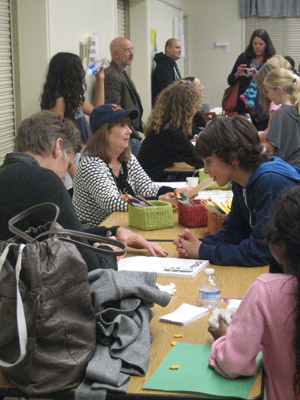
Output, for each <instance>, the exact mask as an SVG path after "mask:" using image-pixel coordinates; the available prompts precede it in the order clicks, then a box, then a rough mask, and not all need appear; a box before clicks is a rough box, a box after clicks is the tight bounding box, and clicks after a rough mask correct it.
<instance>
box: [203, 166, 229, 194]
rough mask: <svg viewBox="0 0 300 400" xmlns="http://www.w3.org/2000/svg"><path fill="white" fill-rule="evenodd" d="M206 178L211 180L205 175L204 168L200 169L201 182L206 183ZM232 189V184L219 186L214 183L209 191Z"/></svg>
mask: <svg viewBox="0 0 300 400" xmlns="http://www.w3.org/2000/svg"><path fill="white" fill-rule="evenodd" d="M206 178H209V175H208V174H205V173H204V168H202V169H199V182H202V181H204V179H206ZM230 187H231V182H228V183H227V184H226V185H224V186H219V185H218V184H217V183H216V182H214V183H212V184H211V185H210V186H209V187H208V188H207V190H212V189H221V190H229V189H230Z"/></svg>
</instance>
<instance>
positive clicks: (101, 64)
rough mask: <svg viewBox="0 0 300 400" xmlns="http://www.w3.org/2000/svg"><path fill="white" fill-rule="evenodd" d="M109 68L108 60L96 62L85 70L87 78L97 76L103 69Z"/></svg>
mask: <svg viewBox="0 0 300 400" xmlns="http://www.w3.org/2000/svg"><path fill="white" fill-rule="evenodd" d="M108 66H109V60H108V59H107V58H102V59H101V60H98V61H95V62H94V64H90V65H89V66H88V67H87V69H86V70H85V74H86V76H88V77H89V76H93V75H95V74H96V73H97V72H98V71H99V69H100V68H101V67H103V68H107V67H108Z"/></svg>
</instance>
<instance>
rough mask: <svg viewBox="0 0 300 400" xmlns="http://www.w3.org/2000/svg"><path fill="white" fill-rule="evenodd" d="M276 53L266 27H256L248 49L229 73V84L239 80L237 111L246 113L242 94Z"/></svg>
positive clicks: (231, 84)
mask: <svg viewBox="0 0 300 400" xmlns="http://www.w3.org/2000/svg"><path fill="white" fill-rule="evenodd" d="M275 53H276V51H275V49H274V46H273V44H272V41H271V39H270V36H269V34H268V32H267V31H266V30H265V29H256V30H255V31H254V32H253V33H252V36H251V39H250V42H249V44H248V46H247V48H246V50H245V51H244V52H243V53H242V54H240V55H239V56H238V58H237V60H236V62H235V64H234V66H233V68H232V71H231V72H230V74H229V75H228V78H227V82H228V85H230V86H233V85H235V84H236V83H237V82H239V92H238V101H237V105H236V111H238V113H239V114H245V113H246V112H248V111H246V109H245V102H244V101H243V100H242V99H241V98H240V95H242V94H243V93H245V92H246V90H247V88H248V86H249V85H250V83H251V81H252V78H253V77H254V76H255V75H256V73H257V71H258V70H259V69H260V68H261V66H262V65H263V64H264V63H265V62H266V61H267V60H268V59H269V58H270V57H272V56H273V55H274V54H275Z"/></svg>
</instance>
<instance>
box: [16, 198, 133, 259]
mask: <svg viewBox="0 0 300 400" xmlns="http://www.w3.org/2000/svg"><path fill="white" fill-rule="evenodd" d="M47 207H54V208H55V217H54V220H53V221H52V222H51V225H50V228H49V229H48V230H47V231H45V232H42V233H41V234H39V235H38V236H36V237H32V236H30V235H28V233H26V232H23V231H22V230H21V229H19V228H17V227H16V226H15V224H16V223H18V222H19V221H22V220H23V219H24V218H26V217H27V216H29V215H31V214H33V213H35V212H36V211H38V210H42V209H44V208H47ZM59 214H60V209H59V207H58V206H57V205H56V204H54V203H50V202H49V203H41V204H38V205H36V206H33V207H30V208H27V209H26V210H24V211H22V212H21V213H19V214H17V215H16V216H14V217H13V218H11V219H10V220H9V221H8V228H9V230H10V231H11V232H12V233H14V234H15V235H17V236H18V237H20V238H22V239H24V240H25V242H27V243H33V242H34V241H36V240H38V239H39V238H41V237H43V236H51V235H57V236H58V237H59V238H60V239H61V240H63V241H64V242H69V243H73V244H75V245H78V246H82V247H86V248H88V249H90V250H93V251H95V252H97V253H101V254H109V255H115V256H122V255H124V254H125V253H126V245H125V244H124V243H121V242H119V241H118V240H114V239H110V238H107V237H103V236H99V235H93V234H91V233H85V232H79V231H73V230H71V229H57V228H56V227H55V224H56V222H57V219H58V217H59ZM64 235H68V236H73V237H77V238H82V239H86V240H91V241H93V242H101V243H107V244H110V245H113V246H116V247H119V248H120V249H121V250H118V251H115V250H113V249H103V248H100V247H94V246H91V245H89V244H87V243H83V242H80V241H78V240H73V239H70V238H68V237H65V236H64Z"/></svg>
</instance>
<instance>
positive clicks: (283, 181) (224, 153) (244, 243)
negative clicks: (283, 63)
mask: <svg viewBox="0 0 300 400" xmlns="http://www.w3.org/2000/svg"><path fill="white" fill-rule="evenodd" d="M196 154H197V155H198V156H199V157H200V158H202V160H203V162H204V171H205V173H207V174H209V175H210V177H212V178H213V179H214V181H216V182H217V183H218V184H219V185H220V186H223V185H225V184H226V183H228V182H229V181H232V191H233V199H232V206H231V211H230V213H229V214H228V216H227V217H226V218H225V220H224V223H223V226H222V228H221V229H220V230H219V231H218V232H217V233H216V234H213V235H207V236H205V237H204V238H202V239H201V240H198V238H196V236H194V235H193V234H192V233H191V232H190V231H189V230H188V229H186V230H185V231H184V232H183V233H181V234H179V239H176V240H175V241H174V244H175V245H176V246H177V251H178V253H179V257H185V258H187V257H189V258H200V259H206V260H209V261H210V262H211V263H213V264H216V265H237V266H244V267H257V266H263V265H267V264H270V272H276V271H280V267H279V265H278V264H276V262H275V260H274V258H273V256H272V254H271V252H270V250H269V247H268V245H267V243H266V241H265V240H264V235H263V227H264V225H265V224H266V223H267V222H268V215H269V214H270V211H271V208H272V204H273V201H274V199H275V198H276V197H277V196H278V194H279V193H280V192H281V191H282V189H284V188H285V187H286V186H293V185H296V184H298V183H299V182H300V169H299V168H297V167H293V166H292V165H290V164H287V163H286V162H285V161H283V160H281V159H280V158H278V157H269V155H268V153H267V152H266V151H265V148H264V147H263V146H262V145H261V144H260V141H259V137H258V133H257V131H256V129H255V127H254V125H253V124H252V123H250V122H249V121H247V119H246V118H245V117H242V116H237V117H233V118H217V119H215V120H214V121H212V122H211V123H210V124H209V125H208V126H207V127H206V128H205V130H204V131H203V132H202V133H201V135H200V136H199V138H198V140H197V143H196Z"/></svg>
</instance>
